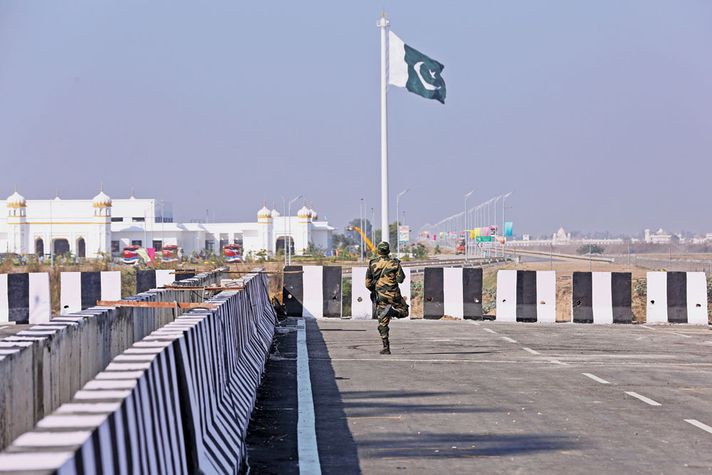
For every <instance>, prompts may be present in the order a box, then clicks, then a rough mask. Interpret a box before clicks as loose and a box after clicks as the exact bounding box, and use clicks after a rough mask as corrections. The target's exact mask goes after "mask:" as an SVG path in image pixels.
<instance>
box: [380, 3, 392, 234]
mask: <svg viewBox="0 0 712 475" xmlns="http://www.w3.org/2000/svg"><path fill="white" fill-rule="evenodd" d="M389 24H390V22H389V21H388V20H387V19H386V15H385V13H383V14H381V18H380V20H378V24H377V25H378V27H379V28H380V29H381V240H382V241H385V242H388V241H389V234H390V233H389V231H388V112H387V108H386V102H387V88H388V25H389Z"/></svg>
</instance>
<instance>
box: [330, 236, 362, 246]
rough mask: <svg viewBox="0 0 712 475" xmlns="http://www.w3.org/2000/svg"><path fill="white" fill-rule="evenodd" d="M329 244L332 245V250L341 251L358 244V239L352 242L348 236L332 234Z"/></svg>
mask: <svg viewBox="0 0 712 475" xmlns="http://www.w3.org/2000/svg"><path fill="white" fill-rule="evenodd" d="M331 242H332V243H333V245H334V248H336V249H342V248H345V247H349V246H354V245H356V244H358V243H360V242H361V241H360V239H359V240H358V241H354V239H352V238H351V237H350V236H348V235H346V234H334V235H333V236H332V238H331Z"/></svg>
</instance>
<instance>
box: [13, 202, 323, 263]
mask: <svg viewBox="0 0 712 475" xmlns="http://www.w3.org/2000/svg"><path fill="white" fill-rule="evenodd" d="M2 210H5V212H4V213H2ZM333 231H334V228H333V227H331V226H329V223H328V222H326V221H320V220H319V216H318V214H317V213H316V211H314V210H313V209H310V208H308V207H306V206H304V207H303V208H301V209H300V210H299V211H298V212H297V216H292V217H285V216H281V215H280V214H279V213H278V212H277V210H271V211H270V210H269V209H267V208H266V207H263V208H262V209H260V210H259V211H258V212H257V221H256V222H251V223H174V222H173V211H172V207H171V206H170V205H169V204H168V203H165V202H162V201H160V200H156V199H137V198H134V197H131V198H129V199H120V200H112V199H111V198H110V197H109V196H107V195H106V194H105V193H104V192H103V191H102V192H101V193H99V194H98V195H97V196H95V197H94V199H92V200H63V199H60V198H55V199H53V200H25V198H24V197H22V195H20V194H19V193H17V192H15V193H13V194H12V195H10V196H9V197H8V198H7V200H5V201H1V200H0V252H8V253H16V254H36V255H49V254H55V255H57V254H63V253H67V252H71V253H72V254H74V255H75V256H77V257H88V258H94V257H98V256H101V255H103V254H111V255H113V256H118V255H119V254H120V252H121V250H122V249H123V248H124V247H126V246H129V245H132V244H133V245H139V246H142V247H145V248H149V247H153V248H156V249H157V250H160V249H161V248H162V247H163V246H166V245H176V246H178V247H180V248H182V250H183V253H184V254H185V255H190V254H192V253H194V252H195V253H199V252H202V251H212V252H214V253H220V252H221V249H222V247H223V246H224V245H226V244H232V243H240V244H242V246H243V252H244V253H245V254H246V255H247V254H248V253H253V254H255V253H258V252H261V251H265V252H266V253H267V254H274V253H276V252H277V251H278V250H280V249H281V250H283V249H284V248H285V244H286V243H290V244H291V246H292V249H293V250H294V254H295V255H302V254H304V253H305V252H306V250H307V249H308V248H309V247H310V245H311V246H312V247H315V248H318V249H321V250H323V251H326V252H328V251H330V250H331V236H332V232H333Z"/></svg>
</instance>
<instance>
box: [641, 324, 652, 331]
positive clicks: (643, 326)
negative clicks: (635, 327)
mask: <svg viewBox="0 0 712 475" xmlns="http://www.w3.org/2000/svg"><path fill="white" fill-rule="evenodd" d="M641 328H647V329H648V330H655V328H653V327H649V326H648V325H641Z"/></svg>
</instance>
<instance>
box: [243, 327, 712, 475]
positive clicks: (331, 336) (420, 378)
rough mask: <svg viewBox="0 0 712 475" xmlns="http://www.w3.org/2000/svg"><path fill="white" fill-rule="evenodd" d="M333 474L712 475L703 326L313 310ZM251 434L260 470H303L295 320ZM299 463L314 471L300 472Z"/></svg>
mask: <svg viewBox="0 0 712 475" xmlns="http://www.w3.org/2000/svg"><path fill="white" fill-rule="evenodd" d="M306 323H307V325H306V327H307V329H306V337H307V339H306V342H307V346H308V354H309V369H310V372H311V389H312V394H313V404H314V412H315V431H316V442H317V447H318V454H319V463H320V466H321V471H322V473H337V474H340V475H342V474H350V473H365V474H392V473H403V474H406V473H417V474H420V473H423V474H426V473H427V474H433V473H445V474H448V473H449V474H455V473H478V474H489V473H492V474H494V473H517V474H518V473H522V474H524V473H526V474H552V473H565V474H579V473H581V474H584V473H585V474H601V473H606V474H608V473H610V474H623V473H625V474H634V473H646V474H648V473H660V474H677V473H680V474H691V473H710V472H712V357H711V353H712V331H710V330H709V329H708V328H703V327H688V326H645V325H627V326H624V325H617V326H593V325H573V324H552V325H542V324H502V323H495V322H471V321H422V320H421V321H417V320H416V321H408V320H405V321H397V322H395V323H393V324H392V327H391V340H392V352H393V354H392V355H390V356H381V355H379V354H378V351H379V350H380V341H379V337H378V333H377V330H376V323H375V322H373V321H346V320H318V321H317V320H307V322H306ZM279 331H280V333H278V335H277V337H276V339H275V344H274V346H273V348H272V356H271V358H270V361H269V362H268V370H267V373H266V375H265V380H264V384H263V386H262V389H261V391H260V395H259V398H258V402H257V409H256V411H255V413H254V415H253V420H252V423H251V426H250V434H249V436H248V447H249V449H248V454H249V463H250V466H251V468H252V471H253V473H280V474H285V473H299V451H298V446H299V440H301V439H300V437H301V435H300V436H298V434H297V429H296V428H297V413H298V412H299V408H298V407H297V406H298V405H297V400H298V397H297V386H298V383H297V378H296V370H295V368H296V350H295V345H296V343H295V341H296V334H297V332H296V329H295V319H289V320H288V321H287V322H285V324H284V326H283V327H281V328H280V329H279ZM302 473H304V472H302Z"/></svg>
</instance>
